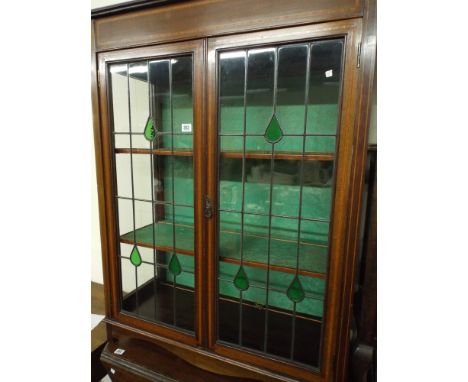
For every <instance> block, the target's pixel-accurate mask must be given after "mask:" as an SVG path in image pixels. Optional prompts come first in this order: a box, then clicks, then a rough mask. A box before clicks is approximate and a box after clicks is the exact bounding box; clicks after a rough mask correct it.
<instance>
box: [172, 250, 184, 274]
mask: <svg viewBox="0 0 468 382" xmlns="http://www.w3.org/2000/svg"><path fill="white" fill-rule="evenodd" d="M169 271H170V272H171V273H172V274H173V275H175V276H178V275H180V274H181V273H182V266H181V265H180V261H179V259H178V258H177V255H176V254H173V255H172V257H171V261H169Z"/></svg>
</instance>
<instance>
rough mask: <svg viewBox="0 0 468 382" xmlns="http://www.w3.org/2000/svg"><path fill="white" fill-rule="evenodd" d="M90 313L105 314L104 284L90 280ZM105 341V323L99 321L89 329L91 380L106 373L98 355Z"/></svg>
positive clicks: (95, 379) (98, 378) (97, 378)
mask: <svg viewBox="0 0 468 382" xmlns="http://www.w3.org/2000/svg"><path fill="white" fill-rule="evenodd" d="M91 313H92V314H102V315H105V314H106V313H105V308H104V285H102V284H97V283H93V282H91ZM105 343H106V325H105V324H104V322H103V321H101V322H100V323H99V324H98V325H97V326H96V327H95V328H94V329H93V330H91V381H93V382H94V381H99V380H101V378H103V377H104V376H105V375H106V370H105V369H104V367H103V366H102V364H101V362H100V360H99V357H100V355H101V351H102V349H103V348H104V345H105Z"/></svg>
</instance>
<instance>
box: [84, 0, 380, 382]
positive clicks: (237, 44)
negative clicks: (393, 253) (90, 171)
mask: <svg viewBox="0 0 468 382" xmlns="http://www.w3.org/2000/svg"><path fill="white" fill-rule="evenodd" d="M372 12H373V4H361V2H359V1H356V2H352V1H327V2H324V4H321V5H320V4H311V3H310V2H306V1H292V2H289V3H288V4H283V3H281V2H279V1H266V2H255V3H252V2H245V1H220V0H218V1H212V2H207V1H193V2H183V1H182V2H147V1H146V2H136V3H133V4H132V3H128V4H124V5H122V6H120V7H114V8H112V7H111V8H108V9H104V10H101V11H98V12H95V13H94V15H93V56H92V57H93V68H92V69H93V93H92V95H93V106H94V110H95V114H94V127H95V142H96V158H97V170H98V171H97V173H98V186H99V198H100V219H101V237H102V247H103V264H104V273H105V290H106V302H107V305H106V316H107V317H106V325H107V331H108V345H107V347H106V349H105V351H104V352H103V355H102V361H103V363H104V364H105V365H106V367H108V369H109V371H110V376H111V378H112V379H114V380H117V381H120V380H121V381H124V380H125V381H126V380H135V381H139V380H170V381H173V380H180V381H196V380H205V381H206V380H212V381H224V380H226V381H236V380H238V381H247V380H261V381H275V380H276V381H280V380H281V381H292V380H308V381H318V380H323V381H332V380H337V381H338V380H344V378H345V375H346V364H347V362H346V358H347V353H348V347H349V341H348V337H349V320H350V319H351V310H350V308H351V295H352V282H353V273H354V268H355V262H356V255H355V254H356V252H357V246H358V237H359V235H358V233H359V232H358V227H359V218H360V213H359V212H360V203H361V201H360V192H361V189H362V177H363V171H364V163H365V142H366V131H367V110H368V106H367V97H368V96H369V95H368V93H369V90H368V87H370V86H371V84H372V73H373V65H374V61H373V60H374V58H373V54H374V49H375V46H374V45H375V40H374V42H373V43H372V37H373V36H374V35H373V29H372V27H373V21H372V20H373V19H372ZM363 39H367V40H365V41H367V42H368V45H367V47H366V51H365V52H364V51H363V45H362V42H363Z"/></svg>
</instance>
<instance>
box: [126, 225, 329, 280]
mask: <svg viewBox="0 0 468 382" xmlns="http://www.w3.org/2000/svg"><path fill="white" fill-rule="evenodd" d="M175 230H176V231H175V237H176V248H175V250H174V249H173V244H172V236H173V231H172V222H169V221H161V222H158V223H156V224H155V225H154V237H155V238H156V245H153V225H152V224H150V225H147V226H145V227H142V228H139V229H137V230H136V231H135V237H136V243H137V245H139V246H141V247H147V248H156V249H157V250H159V251H164V252H173V251H175V252H176V253H180V254H184V255H188V256H193V255H194V250H193V243H194V230H193V227H192V226H189V225H183V224H176V226H175ZM271 240H272V242H271V245H270V269H271V270H274V271H278V272H285V273H292V274H294V273H295V272H296V251H297V244H296V240H294V239H292V238H290V237H286V236H284V237H279V236H275V237H273V236H272V238H271ZM120 241H121V242H122V243H126V244H130V245H133V243H134V234H133V232H128V233H126V234H125V235H122V236H121V238H120ZM239 242H240V232H239V231H234V230H232V229H229V230H227V229H223V228H221V232H220V238H219V257H220V260H221V261H223V262H227V263H232V264H240V263H241V260H240V251H239ZM243 248H244V250H243V252H244V253H243V258H242V262H243V264H244V265H245V266H250V267H254V268H259V269H267V268H268V267H267V251H268V238H267V237H265V236H261V235H258V234H255V233H250V232H249V231H248V230H245V229H244V247H243ZM327 254H328V248H327V245H326V244H323V243H316V242H311V241H301V242H300V252H299V268H300V269H299V271H298V273H299V274H300V275H303V276H309V277H315V278H320V279H324V278H325V273H326V267H327Z"/></svg>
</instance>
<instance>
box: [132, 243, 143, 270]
mask: <svg viewBox="0 0 468 382" xmlns="http://www.w3.org/2000/svg"><path fill="white" fill-rule="evenodd" d="M130 262H131V263H132V264H133V265H134V266H135V267H139V266H140V265H141V255H140V251H139V250H138V247H137V246H136V245H135V246H134V247H133V250H132V253H131V254H130Z"/></svg>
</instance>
